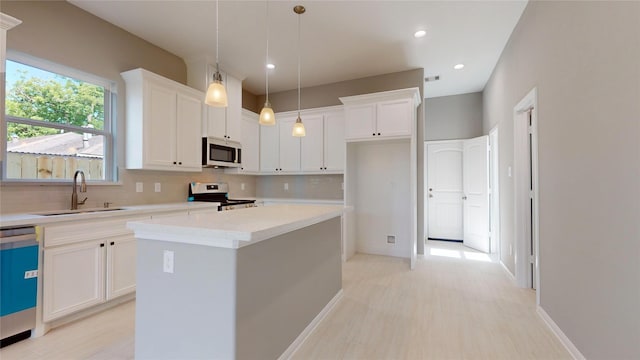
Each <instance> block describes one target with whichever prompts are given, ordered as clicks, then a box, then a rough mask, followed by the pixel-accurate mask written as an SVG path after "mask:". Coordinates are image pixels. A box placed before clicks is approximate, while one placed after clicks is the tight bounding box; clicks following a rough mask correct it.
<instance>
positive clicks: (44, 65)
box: [0, 49, 120, 185]
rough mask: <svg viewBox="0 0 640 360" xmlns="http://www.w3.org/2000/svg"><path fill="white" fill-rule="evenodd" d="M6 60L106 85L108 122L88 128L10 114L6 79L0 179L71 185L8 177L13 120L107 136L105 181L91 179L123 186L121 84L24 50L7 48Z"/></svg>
mask: <svg viewBox="0 0 640 360" xmlns="http://www.w3.org/2000/svg"><path fill="white" fill-rule="evenodd" d="M6 60H8V61H13V62H18V63H21V64H24V65H27V66H31V67H35V68H38V69H41V70H43V71H47V72H51V73H54V74H58V75H62V76H66V77H70V78H73V79H76V80H80V81H82V82H86V83H90V84H92V85H97V86H101V87H102V88H104V92H105V94H104V123H103V129H102V130H100V129H95V128H88V127H87V128H85V127H81V126H76V125H68V124H60V123H53V122H46V121H42V120H33V119H27V118H21V117H16V116H10V115H7V114H6V90H7V89H6V86H7V85H6V81H5V83H4V84H3V86H4V89H3V90H2V93H3V95H4V96H3V98H2V99H1V101H2V102H3V106H2V108H3V109H4V112H5V114H2V123H1V124H0V126H2V135H3V139H2V140H3V141H2V144H1V151H2V160H3V161H2V167H1V169H0V172H1V178H0V181H1V182H2V183H3V184H10V183H17V184H29V183H33V184H37V185H46V184H51V185H55V184H61V183H62V184H67V183H70V182H72V181H73V180H71V179H15V178H7V177H6V174H7V161H6V160H7V159H8V153H7V131H8V124H9V122H12V123H19V124H25V125H31V126H40V127H48V128H53V129H61V130H65V131H72V132H76V133H90V134H93V135H98V136H103V137H104V179H101V180H87V182H90V183H91V184H92V185H101V184H103V185H119V184H120V182H119V178H118V166H117V159H118V157H117V147H116V140H117V139H116V137H117V133H116V130H117V127H116V124H117V121H116V119H117V116H116V115H117V108H116V103H117V96H118V92H117V85H116V82H115V81H113V80H109V79H105V78H102V77H99V76H96V75H93V74H90V73H86V72H84V71H81V70H77V69H74V68H71V67H68V66H65V65H61V64H58V63H55V62H52V61H49V60H46V59H42V58H38V57H34V56H31V55H28V54H25V53H21V52H18V51H13V50H10V49H7V56H6Z"/></svg>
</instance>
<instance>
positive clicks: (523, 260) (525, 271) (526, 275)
mask: <svg viewBox="0 0 640 360" xmlns="http://www.w3.org/2000/svg"><path fill="white" fill-rule="evenodd" d="M530 108H533V112H532V126H531V133H532V140H531V141H532V144H531V148H532V150H531V152H532V154H531V155H532V168H533V169H532V178H533V192H534V198H533V206H534V212H533V229H531V231H533V246H534V254H535V257H536V259H535V264H534V265H535V266H534V271H535V288H536V305H540V267H539V265H540V251H539V248H540V247H539V243H540V238H539V232H540V231H539V229H540V226H539V212H540V209H539V207H540V206H539V204H540V202H539V193H540V191H539V184H538V183H539V181H538V130H537V128H538V125H537V124H538V115H537V114H538V111H539V109H538V91H537V88H533V89H532V90H531V91H530V92H529V93H528V94H527V95H526V96H525V97H524V98H523V99H522V100H520V102H519V103H518V104H517V105H516V106H515V107H514V108H513V121H514V127H513V128H514V184H515V189H516V193H515V196H514V209H515V212H516V219H515V245H516V280H517V284H518V286H520V287H532V286H533V285H534V284H531V281H530V279H531V273H530V270H529V269H530V267H529V266H528V265H529V264H530V262H529V254H528V253H527V250H528V249H529V244H528V243H527V241H526V239H525V238H526V236H525V233H526V227H525V226H524V223H526V221H525V220H524V219H522V218H520V217H519V216H518V215H519V214H520V215H522V214H524V213H526V211H523V210H522V209H518V204H520V203H522V204H525V203H529V194H524V192H523V193H521V194H519V193H518V192H517V190H518V182H519V181H521V180H520V179H519V178H518V173H519V170H518V169H521V167H522V165H520V166H519V165H518V164H524V163H525V162H528V159H526V158H520V159H518V157H517V155H520V156H521V157H524V156H526V155H527V154H528V152H523V151H522V149H521V148H519V147H518V145H519V142H518V130H519V129H522V128H523V127H522V124H519V123H518V122H517V121H518V118H519V117H521V116H522V113H523V112H526V111H527V110H528V109H530ZM520 145H522V146H525V145H523V144H520ZM518 149H520V150H518ZM527 151H528V150H527Z"/></svg>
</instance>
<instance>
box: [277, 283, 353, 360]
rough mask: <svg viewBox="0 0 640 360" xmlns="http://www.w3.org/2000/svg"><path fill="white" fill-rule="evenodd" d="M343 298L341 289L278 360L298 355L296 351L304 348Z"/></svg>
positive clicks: (285, 359)
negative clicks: (313, 333)
mask: <svg viewBox="0 0 640 360" xmlns="http://www.w3.org/2000/svg"><path fill="white" fill-rule="evenodd" d="M341 298H342V289H340V291H338V293H337V294H336V296H334V297H333V299H331V300H330V301H329V302H328V303H327V305H326V306H325V307H324V308H323V309H322V311H320V312H319V313H318V315H316V317H315V318H313V320H311V322H310V323H309V325H307V327H306V328H304V330H302V332H301V333H300V335H298V337H297V338H296V339H295V340H293V342H292V343H291V345H289V347H288V348H287V350H285V351H284V352H283V353H282V355H280V357H279V358H278V360H287V359H290V358H291V357H292V356H293V354H295V353H296V351H298V349H299V348H300V346H302V344H304V342H305V341H306V340H307V338H308V337H309V335H311V333H312V332H313V330H315V329H316V327H317V326H318V325H319V324H320V322H322V320H323V319H324V318H325V317H326V316H327V314H329V312H330V311H331V310H332V309H333V307H334V306H336V304H337V303H338V301H339V300H340V299H341Z"/></svg>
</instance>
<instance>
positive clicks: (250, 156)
mask: <svg viewBox="0 0 640 360" xmlns="http://www.w3.org/2000/svg"><path fill="white" fill-rule="evenodd" d="M258 117H259V115H258V114H256V113H254V112H251V111H249V110H246V109H242V121H241V124H240V126H241V131H240V134H241V137H240V139H241V140H240V143H241V144H242V155H241V156H242V158H241V162H242V165H241V167H238V168H228V169H225V172H226V173H232V174H258V173H259V172H260V124H258Z"/></svg>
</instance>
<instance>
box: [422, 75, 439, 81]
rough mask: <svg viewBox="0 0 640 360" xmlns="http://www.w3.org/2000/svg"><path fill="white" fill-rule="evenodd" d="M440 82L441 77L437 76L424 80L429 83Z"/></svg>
mask: <svg viewBox="0 0 640 360" xmlns="http://www.w3.org/2000/svg"><path fill="white" fill-rule="evenodd" d="M438 80H440V75H435V76H427V77H426V78H424V81H425V82H429V81H438Z"/></svg>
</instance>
